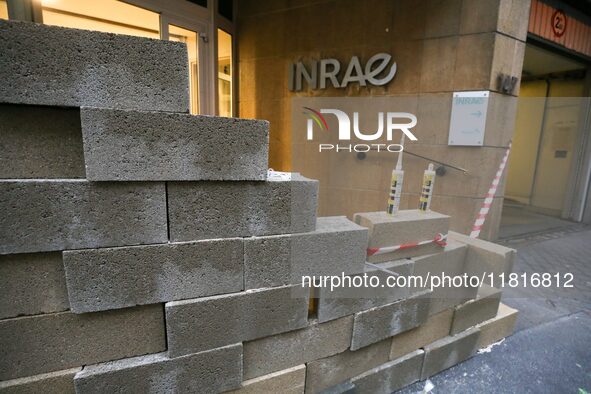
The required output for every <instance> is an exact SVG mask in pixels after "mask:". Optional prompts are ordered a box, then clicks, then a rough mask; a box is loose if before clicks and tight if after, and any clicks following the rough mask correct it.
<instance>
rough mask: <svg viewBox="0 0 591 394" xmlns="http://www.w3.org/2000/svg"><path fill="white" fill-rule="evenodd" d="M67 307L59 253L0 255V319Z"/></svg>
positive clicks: (66, 295) (64, 280)
mask: <svg viewBox="0 0 591 394" xmlns="http://www.w3.org/2000/svg"><path fill="white" fill-rule="evenodd" d="M69 307H70V304H69V302H68V292H67V290H66V277H65V275H64V266H63V263H62V256H61V254H60V253H59V252H52V253H33V254H27V253H25V254H13V255H5V256H0V319H5V318H7V317H16V316H22V315H36V314H40V313H51V312H61V311H65V310H66V309H68V308H69Z"/></svg>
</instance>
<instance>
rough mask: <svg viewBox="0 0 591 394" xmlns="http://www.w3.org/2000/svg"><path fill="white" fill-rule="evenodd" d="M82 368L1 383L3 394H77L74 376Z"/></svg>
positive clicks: (0, 390)
mask: <svg viewBox="0 0 591 394" xmlns="http://www.w3.org/2000/svg"><path fill="white" fill-rule="evenodd" d="M80 370H81V368H72V369H66V370H63V371H57V372H49V373H46V374H41V375H35V376H27V377H26V378H18V379H13V380H5V381H4V382H0V393H2V394H39V393H43V394H75V393H76V390H75V389H74V375H75V374H76V373H77V372H79V371H80Z"/></svg>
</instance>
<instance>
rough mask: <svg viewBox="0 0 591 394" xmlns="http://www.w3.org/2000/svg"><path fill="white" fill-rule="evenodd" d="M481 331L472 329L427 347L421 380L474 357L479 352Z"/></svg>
mask: <svg viewBox="0 0 591 394" xmlns="http://www.w3.org/2000/svg"><path fill="white" fill-rule="evenodd" d="M479 335H480V330H479V329H478V328H471V329H469V330H467V331H464V332H462V333H460V334H458V335H455V336H453V337H452V336H448V337H445V338H443V339H440V340H438V341H435V342H433V343H431V344H429V345H427V346H425V348H424V350H425V361H424V363H423V370H422V372H421V380H424V379H427V378H428V377H430V376H433V375H435V374H437V373H439V372H441V371H443V370H445V369H447V368H450V367H453V366H454V365H456V364H458V363H461V362H462V361H464V360H467V359H469V358H470V357H472V356H473V355H474V354H475V353H476V350H478V347H477V345H478V337H479Z"/></svg>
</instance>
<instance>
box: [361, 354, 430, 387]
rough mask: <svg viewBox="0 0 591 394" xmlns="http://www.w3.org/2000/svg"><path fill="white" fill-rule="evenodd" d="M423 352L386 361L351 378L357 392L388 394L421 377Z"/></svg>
mask: <svg viewBox="0 0 591 394" xmlns="http://www.w3.org/2000/svg"><path fill="white" fill-rule="evenodd" d="M423 357H424V352H423V351H422V350H420V349H419V350H415V351H414V352H412V353H410V354H408V355H406V356H404V357H401V358H398V359H396V360H393V361H390V362H387V363H385V364H383V365H380V366H379V367H376V368H373V369H370V370H369V371H367V372H365V373H363V374H361V375H359V376H356V377H354V378H353V379H352V381H351V382H352V383H353V384H354V385H355V388H356V389H357V392H359V393H375V394H382V393H383V394H390V393H392V392H394V391H396V390H399V389H401V388H403V387H406V386H408V385H409V384H412V383H414V382H416V381H418V380H419V379H420V377H421V368H422V366H423Z"/></svg>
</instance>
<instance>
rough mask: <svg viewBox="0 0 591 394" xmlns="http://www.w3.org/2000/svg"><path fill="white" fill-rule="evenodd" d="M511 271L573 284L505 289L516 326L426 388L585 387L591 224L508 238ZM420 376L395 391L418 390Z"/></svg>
mask: <svg viewBox="0 0 591 394" xmlns="http://www.w3.org/2000/svg"><path fill="white" fill-rule="evenodd" d="M500 243H503V244H505V245H506V246H509V247H513V248H515V249H517V256H516V259H515V266H514V269H513V272H516V273H518V274H520V275H521V274H523V273H526V275H528V276H529V275H530V274H533V273H536V272H538V273H543V272H549V273H552V274H554V273H557V272H558V273H560V274H561V275H563V274H564V273H567V272H570V273H572V274H573V276H574V279H573V285H574V287H573V288H556V287H554V286H552V287H550V288H533V287H531V286H527V287H523V286H520V287H517V288H505V289H504V292H503V302H504V303H505V304H507V305H509V306H511V307H514V308H517V309H519V317H518V320H517V326H516V329H515V330H516V332H515V334H514V335H513V336H511V337H509V338H507V339H506V340H505V341H504V342H503V343H501V344H500V345H497V346H494V347H493V348H492V350H491V352H490V353H483V354H478V355H476V356H475V357H473V358H472V359H470V360H468V361H466V362H464V363H462V364H460V365H457V366H455V367H453V368H450V369H448V370H447V371H444V372H442V373H440V374H439V375H436V376H434V377H432V378H431V381H432V382H433V384H434V385H435V388H434V389H433V390H432V391H431V393H517V392H518V393H536V394H538V393H579V392H580V393H583V392H585V391H579V390H580V389H582V390H586V392H591V227H589V226H583V225H573V226H568V227H564V228H560V229H554V230H552V231H548V232H537V233H534V234H530V235H527V236H518V237H512V238H506V239H505V240H503V241H501V242H500ZM424 386H425V383H424V382H419V383H417V384H414V385H412V386H410V387H408V388H406V389H404V390H402V391H400V393H405V394H406V393H408V394H410V393H420V392H422V390H423V388H424Z"/></svg>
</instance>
